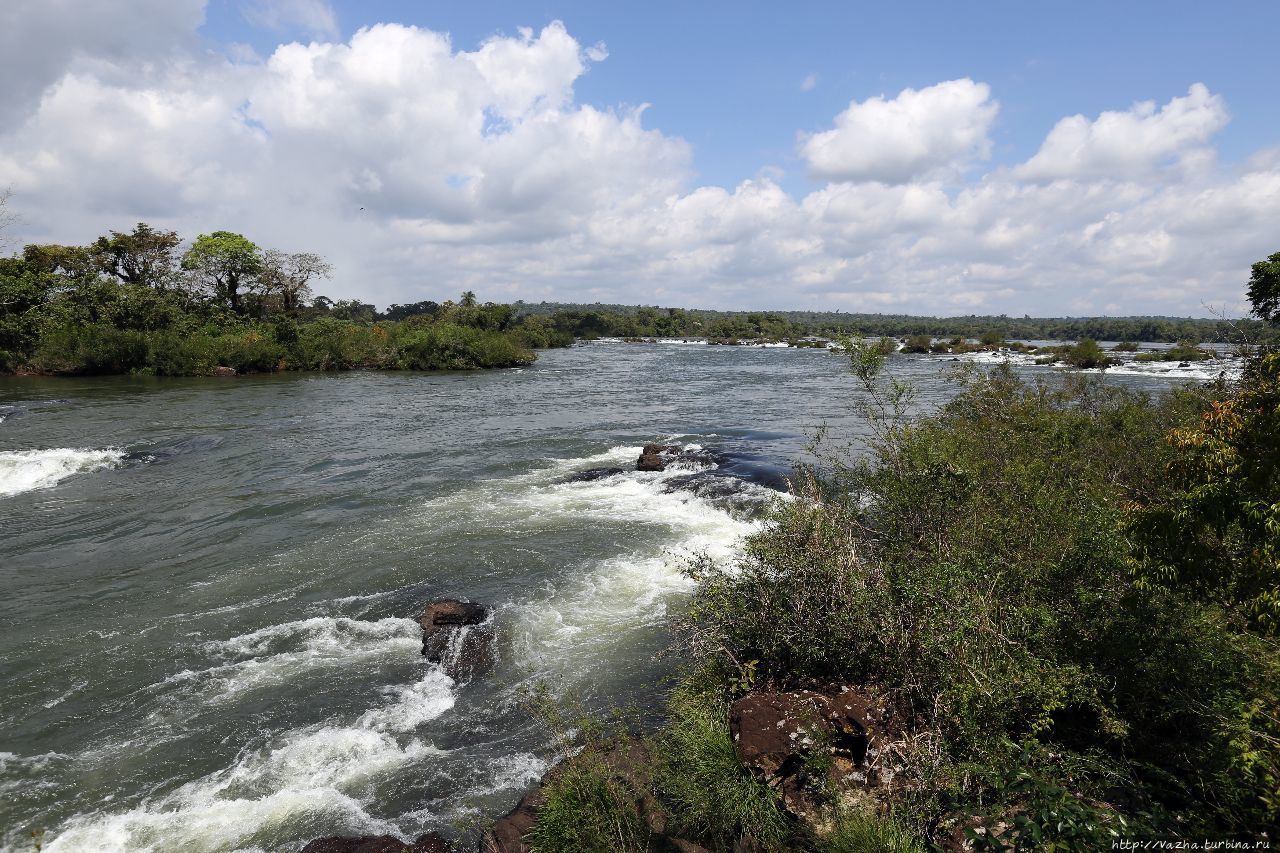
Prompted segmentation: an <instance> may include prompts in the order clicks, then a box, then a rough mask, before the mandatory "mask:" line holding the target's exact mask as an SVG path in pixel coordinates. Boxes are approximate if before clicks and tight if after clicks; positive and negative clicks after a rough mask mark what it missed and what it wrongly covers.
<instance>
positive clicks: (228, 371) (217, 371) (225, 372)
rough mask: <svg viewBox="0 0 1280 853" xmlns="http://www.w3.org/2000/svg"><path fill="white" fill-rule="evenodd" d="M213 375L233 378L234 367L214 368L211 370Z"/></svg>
mask: <svg viewBox="0 0 1280 853" xmlns="http://www.w3.org/2000/svg"><path fill="white" fill-rule="evenodd" d="M213 375H214V376H235V375H236V369H235V368H234V367H227V366H225V365H219V366H218V367H215V368H214V369H213Z"/></svg>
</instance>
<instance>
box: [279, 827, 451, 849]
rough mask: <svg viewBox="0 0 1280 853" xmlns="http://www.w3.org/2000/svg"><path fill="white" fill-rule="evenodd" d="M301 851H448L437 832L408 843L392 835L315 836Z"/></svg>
mask: <svg viewBox="0 0 1280 853" xmlns="http://www.w3.org/2000/svg"><path fill="white" fill-rule="evenodd" d="M302 853H449V844H448V842H446V841H445V840H444V839H443V838H441V837H440V836H439V835H438V834H436V833H434V832H429V833H427V834H426V835H422V836H419V837H418V840H417V841H415V842H413V843H412V844H409V843H408V842H405V841H401V840H400V839H399V838H396V837H395V836H394V835H361V836H358V837H349V836H341V835H332V836H330V837H328V838H317V839H316V840H315V841H312V842H311V843H310V844H308V845H307V846H306V847H303V848H302Z"/></svg>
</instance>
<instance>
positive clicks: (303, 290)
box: [257, 249, 333, 315]
mask: <svg viewBox="0 0 1280 853" xmlns="http://www.w3.org/2000/svg"><path fill="white" fill-rule="evenodd" d="M332 274H333V267H332V266H331V265H330V264H329V262H328V261H326V260H325V259H324V258H322V257H320V256H319V255H317V254H314V253H312V252H294V253H289V252H281V251H280V250H279V249H268V250H267V251H266V252H265V253H264V254H263V256H262V271H261V272H260V273H259V274H258V277H257V287H258V290H259V292H260V293H261V294H262V295H263V296H265V297H267V298H269V299H273V300H275V301H277V302H278V304H279V306H280V310H281V311H282V312H283V313H285V314H290V315H292V314H296V313H298V309H299V308H301V307H302V305H303V303H305V302H306V300H307V299H309V298H310V297H311V285H310V282H311V280H312V279H316V278H328V277H329V276H330V275H332Z"/></svg>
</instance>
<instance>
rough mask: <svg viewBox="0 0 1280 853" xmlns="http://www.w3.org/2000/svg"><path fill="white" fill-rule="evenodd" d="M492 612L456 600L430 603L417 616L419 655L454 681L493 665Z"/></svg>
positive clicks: (482, 607) (479, 606) (482, 606)
mask: <svg viewBox="0 0 1280 853" xmlns="http://www.w3.org/2000/svg"><path fill="white" fill-rule="evenodd" d="M490 613H491V611H490V610H489V608H487V607H485V606H484V605H481V604H474V603H472V602H469V601H459V600H457V599H452V598H449V599H443V600H441V601H433V602H431V603H430V604H428V605H427V607H426V609H425V610H423V611H422V615H421V616H419V617H418V624H419V625H421V626H422V654H423V655H425V656H426V658H427V660H429V661H431V662H432V663H438V664H440V665H441V666H442V667H443V668H444V670H445V672H447V673H449V675H450V676H451V677H453V678H457V679H464V678H470V677H471V676H472V675H475V674H476V673H477V672H479V671H481V670H482V669H486V668H488V667H489V666H490V665H492V663H493V630H492V625H491V624H490V623H489V616H490Z"/></svg>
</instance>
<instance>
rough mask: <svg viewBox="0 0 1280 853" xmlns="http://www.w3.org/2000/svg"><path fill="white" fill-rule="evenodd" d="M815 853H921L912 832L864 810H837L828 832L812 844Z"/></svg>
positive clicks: (921, 846) (920, 848) (914, 834)
mask: <svg viewBox="0 0 1280 853" xmlns="http://www.w3.org/2000/svg"><path fill="white" fill-rule="evenodd" d="M814 847H815V850H816V851H817V853H924V850H925V847H924V845H923V844H921V843H920V841H919V840H918V838H917V836H916V833H914V832H912V831H911V830H909V829H907V828H905V827H903V826H901V825H900V824H898V823H897V822H896V821H895V820H894V819H893V818H892V817H889V816H882V815H878V814H875V813H874V812H872V811H869V810H866V809H857V808H844V809H840V810H839V811H838V812H837V813H836V815H835V817H834V820H833V822H832V827H831V829H830V830H829V831H828V832H826V833H823V834H822V835H821V836H820V837H819V838H818V840H817V842H816V843H815V845H814Z"/></svg>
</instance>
